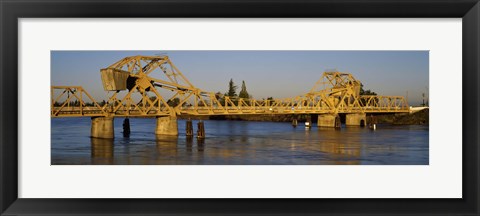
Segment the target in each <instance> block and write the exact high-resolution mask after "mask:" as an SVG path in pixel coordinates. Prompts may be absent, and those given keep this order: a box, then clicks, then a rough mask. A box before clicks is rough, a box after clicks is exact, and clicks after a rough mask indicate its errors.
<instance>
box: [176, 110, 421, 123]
mask: <svg viewBox="0 0 480 216" xmlns="http://www.w3.org/2000/svg"><path fill="white" fill-rule="evenodd" d="M307 116H309V115H308V114H298V115H292V114H285V115H272V114H265V115H258V114H257V115H218V116H179V119H192V120H228V121H260V122H267V121H268V122H292V121H293V119H294V118H296V119H297V120H298V121H299V122H305V121H306V120H307V118H308V117H307ZM310 116H311V120H312V122H313V123H316V122H317V115H315V114H312V115H310ZM340 117H341V119H342V123H344V122H345V119H344V118H345V115H340ZM375 117H376V119H377V123H382V124H385V123H387V124H393V125H428V124H429V112H428V110H422V111H419V112H417V113H413V114H403V113H400V114H385V115H375ZM367 123H368V122H367Z"/></svg>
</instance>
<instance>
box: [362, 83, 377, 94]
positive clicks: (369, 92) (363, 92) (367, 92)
mask: <svg viewBox="0 0 480 216" xmlns="http://www.w3.org/2000/svg"><path fill="white" fill-rule="evenodd" d="M360 95H377V93H375V92H373V91H371V90H370V89H368V90H364V89H363V84H360Z"/></svg>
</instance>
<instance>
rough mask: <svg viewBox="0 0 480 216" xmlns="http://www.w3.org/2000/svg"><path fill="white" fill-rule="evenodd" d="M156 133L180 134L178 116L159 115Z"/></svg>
mask: <svg viewBox="0 0 480 216" xmlns="http://www.w3.org/2000/svg"><path fill="white" fill-rule="evenodd" d="M155 134H156V135H172V136H177V135H178V125H177V117H173V116H164V117H157V127H156V128H155Z"/></svg>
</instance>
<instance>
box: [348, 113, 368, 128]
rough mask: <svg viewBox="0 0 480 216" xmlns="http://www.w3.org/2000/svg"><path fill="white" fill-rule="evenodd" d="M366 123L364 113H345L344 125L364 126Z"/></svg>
mask: <svg viewBox="0 0 480 216" xmlns="http://www.w3.org/2000/svg"><path fill="white" fill-rule="evenodd" d="M366 123H367V114H365V113H352V114H347V115H346V117H345V125H346V126H361V127H365V125H366Z"/></svg>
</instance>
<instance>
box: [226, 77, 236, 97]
mask: <svg viewBox="0 0 480 216" xmlns="http://www.w3.org/2000/svg"><path fill="white" fill-rule="evenodd" d="M236 91H237V86H236V85H235V83H233V79H230V82H229V83H228V92H227V93H226V94H225V96H229V97H235V96H237V93H236Z"/></svg>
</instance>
